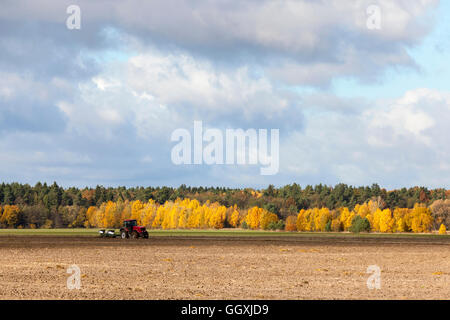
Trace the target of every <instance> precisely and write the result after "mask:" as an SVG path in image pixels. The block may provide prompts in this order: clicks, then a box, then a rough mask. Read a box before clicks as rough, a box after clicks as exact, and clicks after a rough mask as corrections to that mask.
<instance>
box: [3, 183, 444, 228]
mask: <svg viewBox="0 0 450 320" xmlns="http://www.w3.org/2000/svg"><path fill="white" fill-rule="evenodd" d="M0 206H1V208H0V226H1V227H3V228H61V227H117V226H119V225H120V223H121V220H122V219H124V218H130V217H133V218H135V219H137V220H139V222H140V223H141V224H143V225H146V226H148V227H153V228H207V227H210V228H223V227H243V228H251V229H277V228H278V229H281V228H282V229H286V230H289V231H294V229H295V230H297V231H346V230H349V229H350V228H351V226H352V221H353V219H354V218H355V216H359V217H361V218H363V219H364V221H365V220H367V222H368V224H370V228H369V229H370V230H372V231H380V232H396V231H413V232H422V231H428V230H431V229H437V228H439V227H440V225H441V224H443V225H444V226H446V228H449V227H450V226H449V210H450V190H446V189H432V190H429V189H427V188H425V187H414V188H408V189H407V188H403V189H400V190H390V191H388V190H386V189H384V188H380V186H378V185H377V184H373V185H372V186H370V187H368V186H367V187H353V186H348V185H346V184H338V185H336V186H334V187H332V186H326V185H322V184H320V185H316V186H309V185H308V186H306V187H304V188H302V187H301V186H300V185H298V184H295V183H294V184H291V185H287V186H283V187H280V188H276V187H274V186H273V185H269V186H268V187H267V188H266V189H261V190H255V189H250V188H246V189H232V188H220V187H187V186H185V185H181V186H180V187H178V188H170V187H135V188H126V187H115V188H112V187H109V188H105V187H103V186H97V187H96V188H88V187H86V188H83V189H80V188H75V187H70V188H63V187H61V186H58V184H57V183H56V182H55V183H53V184H52V185H47V184H46V183H40V182H39V183H37V184H36V185H35V186H30V185H28V184H20V183H10V184H6V183H2V184H1V185H0ZM294 220H295V221H294ZM269 225H270V227H269ZM294 225H295V227H294Z"/></svg>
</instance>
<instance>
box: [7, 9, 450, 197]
mask: <svg viewBox="0 0 450 320" xmlns="http://www.w3.org/2000/svg"><path fill="white" fill-rule="evenodd" d="M71 5H76V6H78V8H79V9H80V28H79V29H77V28H75V29H70V28H68V27H67V20H68V19H69V20H70V21H71V22H73V21H74V20H72V17H73V16H72V13H73V12H72V11H69V13H68V12H67V8H68V7H69V6H71ZM374 5H375V6H376V8H378V9H379V11H378V13H379V16H377V19H378V18H379V20H377V21H378V22H379V25H377V28H372V27H368V21H369V22H370V21H372V20H370V19H372V18H373V14H372V13H371V12H368V11H367V10H368V8H369V7H370V6H374ZM448 12H450V3H449V2H448V1H447V2H444V1H437V0H398V1H389V0H370V1H366V0H357V1H343V0H328V1H325V0H324V1H310V0H302V1H272V0H258V1H257V0H250V1H225V0H221V1H182V0H178V1H172V0H154V1H149V2H141V1H138V0H128V1H106V0H99V1H89V0H71V1H65V0H60V1H56V0H55V1H50V0H37V1H32V2H30V1H22V0H15V1H10V0H0V177H1V179H0V180H2V181H4V182H21V183H29V184H31V185H34V184H35V183H36V182H38V181H42V182H48V183H52V182H53V181H56V182H57V183H58V184H60V185H63V186H66V187H69V186H77V187H84V186H96V185H104V186H128V187H130V186H164V185H165V186H174V187H176V186H179V185H181V184H186V185H190V186H225V187H239V188H245V187H253V188H265V187H267V185H269V184H273V185H275V186H282V185H286V184H292V183H294V182H295V183H297V184H300V185H302V186H306V185H308V184H311V185H315V184H319V183H322V184H327V185H335V184H337V183H346V184H350V185H355V186H361V185H371V184H373V183H378V184H379V185H380V186H382V187H385V188H387V189H396V188H402V187H413V186H425V187H429V188H437V187H442V188H447V189H448V188H450V185H449V181H450V144H449V139H448V138H449V136H450V129H449V126H448V124H449V123H450V112H449V111H450V89H449V88H448V84H449V83H450V65H449V61H450V20H449V19H448ZM378 27H379V28H378ZM194 121H202V123H203V127H204V128H205V129H206V128H210V129H216V130H219V131H221V132H223V133H225V130H226V129H238V128H242V129H244V130H247V129H255V130H259V129H267V130H269V131H270V130H271V129H278V130H279V170H278V171H277V173H276V174H273V175H261V174H260V167H261V166H260V165H259V164H258V165H254V164H245V165H240V164H213V165H207V164H201V165H194V164H191V165H188V164H182V165H177V164H175V163H174V162H173V161H172V158H171V152H172V150H173V148H174V146H175V145H176V142H174V141H172V140H171V135H172V133H173V132H174V131H175V130H177V129H186V130H188V131H189V132H193V127H194ZM272 156H275V155H272Z"/></svg>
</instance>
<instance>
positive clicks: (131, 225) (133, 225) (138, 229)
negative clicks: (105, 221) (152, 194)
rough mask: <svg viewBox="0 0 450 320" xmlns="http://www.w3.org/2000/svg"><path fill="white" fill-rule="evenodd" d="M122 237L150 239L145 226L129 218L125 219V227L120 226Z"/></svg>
mask: <svg viewBox="0 0 450 320" xmlns="http://www.w3.org/2000/svg"><path fill="white" fill-rule="evenodd" d="M120 237H121V238H122V239H128V238H132V239H137V238H145V239H148V231H147V230H146V229H145V227H142V226H138V225H137V222H136V220H134V219H127V220H124V221H123V227H122V228H120Z"/></svg>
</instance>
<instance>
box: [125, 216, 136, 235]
mask: <svg viewBox="0 0 450 320" xmlns="http://www.w3.org/2000/svg"><path fill="white" fill-rule="evenodd" d="M136 226H137V221H136V220H132V219H127V220H124V221H123V227H124V228H126V229H128V232H131V231H133V227H136Z"/></svg>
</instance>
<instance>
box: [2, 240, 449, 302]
mask: <svg viewBox="0 0 450 320" xmlns="http://www.w3.org/2000/svg"><path fill="white" fill-rule="evenodd" d="M72 264H76V265H77V266H78V267H79V268H80V269H81V289H79V290H77V289H74V290H69V289H67V284H66V283H67V278H68V277H69V276H70V275H69V274H68V273H67V272H66V270H67V268H68V267H69V266H70V265H72ZM369 265H378V266H379V267H380V268H381V289H379V290H376V289H374V290H369V289H368V288H367V285H366V281H367V279H368V277H369V276H370V274H367V273H366V270H367V267H368V266H369ZM0 299H450V241H449V239H447V238H443V239H442V240H440V239H436V238H430V239H427V238H418V239H414V238H413V239H411V238H407V239H396V238H395V239H394V238H393V239H391V238H380V239H374V238H370V239H360V238H352V237H349V238H342V237H337V238H317V237H279V238H274V237H261V238H247V237H227V238H222V237H197V238H194V237H178V236H177V237H156V238H150V239H148V240H144V239H137V240H131V239H130V240H122V239H100V238H92V237H56V236H11V237H8V236H3V237H0Z"/></svg>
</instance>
